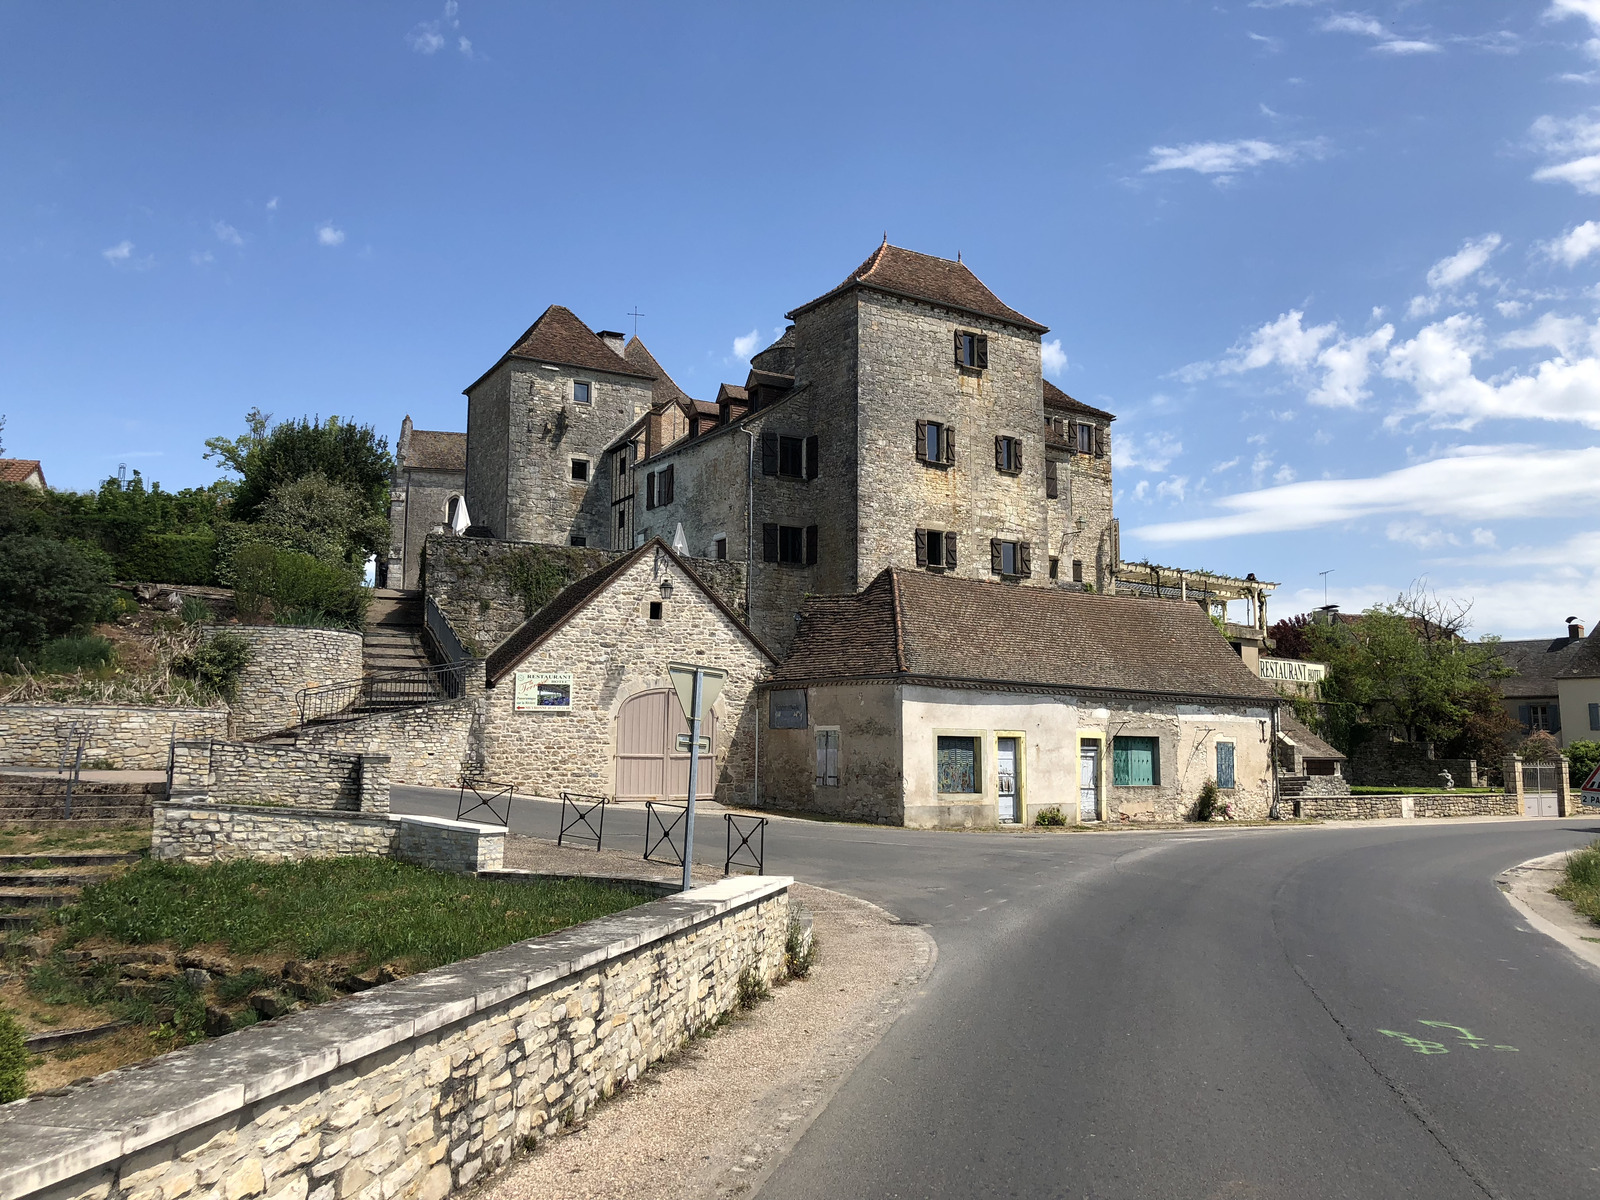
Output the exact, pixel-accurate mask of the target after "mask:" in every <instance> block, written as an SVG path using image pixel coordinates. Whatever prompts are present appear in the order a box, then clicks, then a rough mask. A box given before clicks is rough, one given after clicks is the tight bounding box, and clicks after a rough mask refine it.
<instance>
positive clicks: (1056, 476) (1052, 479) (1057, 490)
mask: <svg viewBox="0 0 1600 1200" xmlns="http://www.w3.org/2000/svg"><path fill="white" fill-rule="evenodd" d="M1060 470H1061V467H1060V464H1059V463H1057V462H1056V460H1055V459H1053V458H1049V459H1046V460H1045V464H1044V495H1045V499H1046V500H1054V499H1056V498H1057V497H1059V496H1060V495H1061V475H1060Z"/></svg>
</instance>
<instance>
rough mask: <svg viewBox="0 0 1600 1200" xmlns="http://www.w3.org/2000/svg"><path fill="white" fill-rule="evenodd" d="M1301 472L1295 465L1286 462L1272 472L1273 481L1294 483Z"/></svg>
mask: <svg viewBox="0 0 1600 1200" xmlns="http://www.w3.org/2000/svg"><path fill="white" fill-rule="evenodd" d="M1299 474H1300V473H1299V472H1298V471H1296V470H1295V469H1294V468H1293V467H1291V466H1290V465H1289V464H1288V463H1284V464H1283V466H1281V467H1279V468H1278V469H1277V470H1276V471H1274V472H1273V473H1272V482H1273V483H1293V482H1294V481H1295V478H1296V477H1297V476H1298V475H1299Z"/></svg>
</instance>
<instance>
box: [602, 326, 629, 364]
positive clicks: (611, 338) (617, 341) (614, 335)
mask: <svg viewBox="0 0 1600 1200" xmlns="http://www.w3.org/2000/svg"><path fill="white" fill-rule="evenodd" d="M598 336H599V338H600V340H601V341H602V342H604V343H605V344H606V345H608V346H610V347H611V348H612V349H613V350H615V351H616V352H617V357H619V358H621V357H623V352H622V351H623V343H624V342H625V341H626V340H627V339H626V338H624V337H623V336H622V335H621V334H620V333H618V332H617V331H616V330H614V329H602V330H601V331H600V333H599V335H598Z"/></svg>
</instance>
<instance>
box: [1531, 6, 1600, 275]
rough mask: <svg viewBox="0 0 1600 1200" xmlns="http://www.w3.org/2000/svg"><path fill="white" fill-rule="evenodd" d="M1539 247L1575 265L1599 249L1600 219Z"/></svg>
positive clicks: (1570, 264)
mask: <svg viewBox="0 0 1600 1200" xmlns="http://www.w3.org/2000/svg"><path fill="white" fill-rule="evenodd" d="M1597 2H1600V0H1597ZM1540 249H1542V250H1543V251H1544V252H1545V254H1546V255H1548V256H1549V257H1550V258H1551V259H1552V260H1554V261H1555V262H1558V263H1562V264H1563V265H1565V266H1568V267H1575V266H1577V265H1578V264H1579V263H1580V262H1582V261H1583V260H1584V259H1586V258H1588V257H1589V255H1591V254H1593V253H1594V252H1595V251H1596V250H1600V221H1585V222H1584V223H1583V224H1582V225H1576V226H1574V227H1573V228H1571V229H1569V230H1567V232H1565V233H1563V234H1562V235H1561V236H1560V237H1557V238H1552V239H1551V240H1550V241H1548V242H1545V243H1544V244H1543V245H1542V246H1541V247H1540Z"/></svg>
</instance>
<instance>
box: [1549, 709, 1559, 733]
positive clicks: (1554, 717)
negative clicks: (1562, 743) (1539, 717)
mask: <svg viewBox="0 0 1600 1200" xmlns="http://www.w3.org/2000/svg"><path fill="white" fill-rule="evenodd" d="M1550 732H1551V733H1560V732H1561V705H1559V704H1552V705H1551V706H1550Z"/></svg>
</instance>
